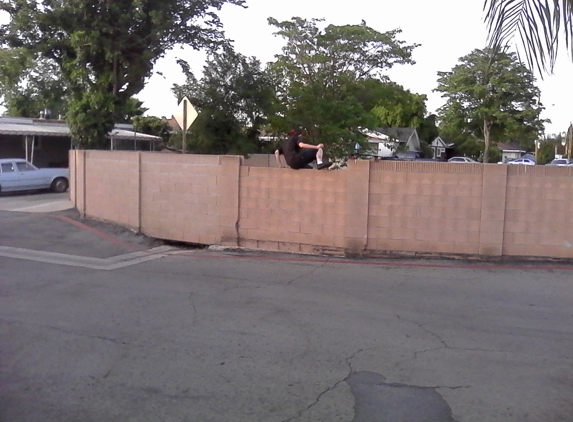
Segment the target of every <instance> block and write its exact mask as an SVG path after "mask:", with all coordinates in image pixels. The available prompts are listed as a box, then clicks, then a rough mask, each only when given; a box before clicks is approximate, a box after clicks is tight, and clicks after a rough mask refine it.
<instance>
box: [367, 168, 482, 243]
mask: <svg viewBox="0 0 573 422" xmlns="http://www.w3.org/2000/svg"><path fill="white" fill-rule="evenodd" d="M483 170H484V166H482V165H467V164H455V163H432V162H421V163H415V162H393V161H378V162H372V171H371V174H370V196H369V200H370V212H369V224H368V249H370V250H375V251H402V252H428V253H445V254H454V253H455V254H478V253H479V244H480V218H481V203H482V177H483Z"/></svg>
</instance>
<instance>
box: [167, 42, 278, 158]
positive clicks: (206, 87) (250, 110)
mask: <svg viewBox="0 0 573 422" xmlns="http://www.w3.org/2000/svg"><path fill="white" fill-rule="evenodd" d="M180 64H181V66H182V69H183V72H184V73H185V75H186V78H187V80H186V82H185V84H184V85H174V87H173V92H174V94H175V95H176V96H177V97H178V98H179V99H181V98H183V97H184V96H186V97H187V98H188V99H189V100H190V101H191V102H192V103H193V104H194V106H196V107H197V109H198V110H199V111H200V115H199V117H198V118H197V120H196V121H195V122H194V123H193V126H192V129H191V133H190V136H189V143H190V145H189V146H190V149H191V150H192V151H194V152H200V153H213V154H227V153H234V154H247V153H252V152H258V151H259V150H260V145H259V141H258V134H259V131H260V130H261V128H262V127H263V126H264V125H265V124H266V123H267V116H268V115H269V114H271V113H272V111H271V110H272V107H273V102H274V90H273V86H272V84H271V81H270V78H269V76H268V75H267V74H266V73H265V72H264V71H263V70H262V68H261V63H260V61H259V60H257V59H256V58H254V57H250V58H248V57H245V56H243V55H242V54H239V53H236V52H235V51H234V50H233V48H232V47H231V46H230V45H226V46H224V47H223V48H222V49H221V50H220V51H217V52H214V53H212V54H211V56H210V57H209V58H208V60H207V62H206V64H205V66H204V68H203V77H202V78H201V80H197V78H196V77H195V75H194V74H193V73H192V72H191V70H190V68H189V66H188V65H187V63H185V62H184V61H180Z"/></svg>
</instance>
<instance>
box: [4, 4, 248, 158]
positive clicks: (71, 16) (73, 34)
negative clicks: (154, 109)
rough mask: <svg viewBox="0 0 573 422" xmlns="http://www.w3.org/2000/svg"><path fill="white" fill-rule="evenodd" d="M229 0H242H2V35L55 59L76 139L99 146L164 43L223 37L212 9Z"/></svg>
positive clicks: (203, 43)
mask: <svg viewBox="0 0 573 422" xmlns="http://www.w3.org/2000/svg"><path fill="white" fill-rule="evenodd" d="M225 4H235V5H243V0H139V1H137V2H134V1H133V0H115V1H113V2H112V1H99V2H94V1H92V0H75V1H53V0H0V10H2V11H4V12H7V13H8V14H9V16H10V22H9V23H8V24H5V25H2V26H1V27H0V34H2V35H1V36H0V43H1V44H3V45H5V46H6V45H7V46H8V47H10V48H22V49H25V50H27V51H30V52H32V53H37V54H40V55H41V56H42V57H44V58H47V59H51V60H53V61H54V62H55V63H56V64H57V65H58V67H59V69H60V71H61V73H62V77H63V79H64V81H65V83H66V85H67V87H68V89H69V96H70V101H69V108H68V112H67V121H68V124H69V126H70V129H71V132H72V137H73V140H74V142H75V143H76V145H78V146H81V147H98V146H101V145H102V144H104V143H105V138H106V136H107V134H108V133H109V132H110V130H111V129H112V128H113V127H114V124H115V123H116V122H118V121H121V119H122V116H125V114H126V113H125V109H126V106H127V104H128V101H129V99H130V98H131V97H133V96H134V95H135V94H137V93H138V92H139V91H141V89H142V88H143V87H144V83H145V80H146V79H147V78H148V77H149V76H150V75H151V72H152V69H153V65H154V64H155V62H156V60H157V59H158V58H160V57H162V56H163V54H164V53H165V52H166V51H167V50H169V49H171V48H172V47H174V46H175V45H177V44H182V43H183V44H187V45H190V46H192V47H193V48H196V49H199V48H203V47H212V46H214V45H217V44H218V43H219V42H220V41H221V40H222V39H223V34H222V32H221V31H220V26H221V25H220V22H219V19H218V17H217V15H216V14H215V12H216V11H217V10H220V9H221V7H222V6H223V5H225Z"/></svg>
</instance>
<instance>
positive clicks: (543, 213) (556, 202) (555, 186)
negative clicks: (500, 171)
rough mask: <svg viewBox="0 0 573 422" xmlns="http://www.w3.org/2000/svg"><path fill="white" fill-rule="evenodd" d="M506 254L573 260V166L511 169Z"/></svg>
mask: <svg viewBox="0 0 573 422" xmlns="http://www.w3.org/2000/svg"><path fill="white" fill-rule="evenodd" d="M506 203H507V205H506V214H505V235H504V242H503V254H504V255H512V256H548V257H554V258H573V167H542V166H535V167H534V166H523V167H522V166H509V169H508V180H507V200H506Z"/></svg>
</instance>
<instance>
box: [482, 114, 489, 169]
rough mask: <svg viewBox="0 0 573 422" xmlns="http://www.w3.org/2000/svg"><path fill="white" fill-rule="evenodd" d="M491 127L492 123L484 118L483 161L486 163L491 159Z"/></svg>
mask: <svg viewBox="0 0 573 422" xmlns="http://www.w3.org/2000/svg"><path fill="white" fill-rule="evenodd" d="M489 127H490V123H489V122H488V121H487V120H485V119H484V121H483V142H484V146H485V148H484V150H483V162H484V164H486V163H487V162H488V161H489Z"/></svg>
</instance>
